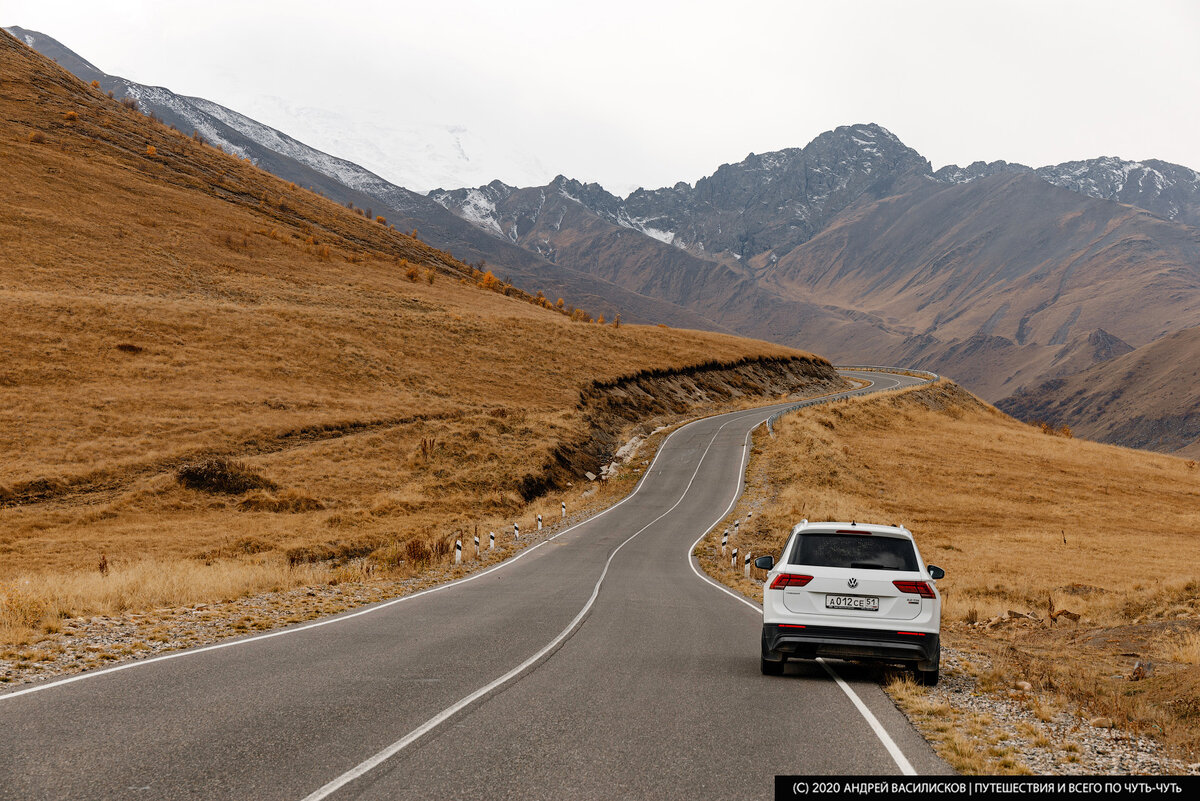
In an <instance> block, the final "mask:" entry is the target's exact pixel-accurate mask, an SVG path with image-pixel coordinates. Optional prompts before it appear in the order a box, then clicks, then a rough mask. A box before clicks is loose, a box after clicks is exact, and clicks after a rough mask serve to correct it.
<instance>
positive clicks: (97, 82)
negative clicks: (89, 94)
mask: <svg viewBox="0 0 1200 801" xmlns="http://www.w3.org/2000/svg"><path fill="white" fill-rule="evenodd" d="M92 88H93V89H99V88H100V82H99V81H92Z"/></svg>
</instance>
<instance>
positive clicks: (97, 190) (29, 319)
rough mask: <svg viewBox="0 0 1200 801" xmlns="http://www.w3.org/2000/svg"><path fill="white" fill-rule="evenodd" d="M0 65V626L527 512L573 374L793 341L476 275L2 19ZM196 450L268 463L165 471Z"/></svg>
mask: <svg viewBox="0 0 1200 801" xmlns="http://www.w3.org/2000/svg"><path fill="white" fill-rule="evenodd" d="M0 88H2V90H3V91H2V92H0V105H3V109H4V114H3V115H0V163H3V165H4V169H3V170H0V191H2V194H3V197H4V199H5V202H4V205H3V208H0V241H2V242H4V248H3V251H2V253H0V319H3V320H4V337H3V338H2V340H0V454H3V455H2V456H0V641H2V640H3V639H4V638H5V637H9V636H10V635H11V636H12V637H19V636H25V635H27V634H28V627H30V626H33V627H35V628H36V627H52V626H53V625H54V621H55V620H56V619H57V616H58V615H60V614H67V613H69V614H93V613H100V612H105V611H109V610H116V609H132V608H148V607H153V606H155V605H170V604H174V603H180V602H183V601H184V600H185V599H186V600H190V601H195V600H204V599H216V598H223V597H230V596H237V595H239V594H245V593H249V592H256V591H259V590H263V589H269V588H271V587H276V586H279V587H285V586H291V585H294V584H295V583H297V582H305V581H309V580H311V579H312V576H310V575H309V574H308V573H306V572H305V571H306V570H308V569H309V568H308V567H306V565H309V563H310V560H327V558H331V559H332V563H333V564H340V563H342V562H345V561H346V560H350V559H357V558H362V557H363V556H364V555H366V554H370V553H372V552H374V551H376V550H378V549H380V548H392V549H396V548H404V547H406V543H407V542H409V541H411V540H421V541H423V542H426V543H427V544H429V546H430V547H431V548H433V549H434V550H435V551H438V553H442V552H443V551H442V550H439V549H444V548H445V544H446V542H447V541H451V540H452V539H453V537H454V536H455V535H456V532H457V533H462V532H465V531H467V530H468V529H470V530H472V531H473V527H474V526H475V525H479V526H481V528H483V530H484V533H485V535H486V531H487V528H488V527H495V528H496V530H497V531H501V530H509V529H511V524H512V522H513V521H515V520H520V521H521V522H522V526H523V527H525V526H528V525H531V524H532V521H533V519H534V516H535V515H536V514H537V512H539V511H541V512H543V513H544V514H550V513H554V514H557V512H558V509H559V501H560V498H559V497H557V496H556V497H554V498H548V497H547V498H541V499H536V498H535V499H533V500H532V501H531V500H529V497H528V493H526V494H524V495H523V494H522V492H521V490H522V488H523V486H525V485H522V483H521V482H522V480H523V479H524V478H525V477H530V476H532V477H535V478H536V477H537V476H539V475H540V474H541V473H542V472H543V471H544V470H545V466H546V464H547V462H548V461H550V460H551V458H552V455H553V453H554V451H555V449H556V448H557V447H558V446H559V445H560V444H562V443H563V442H577V441H581V440H586V439H587V438H588V436H589V432H590V431H591V428H590V426H591V425H592V423H593V421H592V420H590V419H588V416H587V414H586V409H583V408H580V406H579V401H580V393H581V390H584V389H585V388H586V387H588V386H590V385H591V383H592V382H594V381H612V380H614V379H617V378H618V377H621V376H624V375H629V374H632V373H635V372H637V371H640V370H645V369H674V368H679V367H684V366H687V365H695V364H698V363H702V362H707V361H710V360H725V361H732V360H737V359H741V358H744V357H759V356H796V355H802V354H800V353H799V352H798V351H795V350H792V349H788V348H783V347H779V346H774V345H770V344H768V343H763V342H754V341H749V340H744V339H739V338H735V337H730V336H723V335H716V334H707V333H699V332H692V331H680V330H672V329H666V328H657V327H647V326H632V325H622V326H620V327H619V328H618V327H614V326H599V325H595V324H589V323H586V322H580V321H572V320H571V319H570V318H569V317H568V315H567V314H565V313H564V312H565V311H566V310H567V309H569V304H563V308H562V309H561V310H560V309H558V308H556V307H555V306H552V305H551V304H549V303H546V302H544V301H543V300H539V299H537V298H534V297H530V296H526V295H524V293H520V292H517V291H516V290H513V289H512V288H511V287H508V286H507V285H505V284H503V283H502V282H495V285H494V286H489V287H487V288H481V287H479V286H477V282H476V281H475V280H474V277H475V276H476V275H477V271H475V270H473V269H472V268H470V267H468V266H467V265H464V264H461V263H459V262H457V261H455V260H454V259H453V258H452V257H450V256H449V255H448V254H446V253H443V252H441V251H438V250H436V249H434V248H431V247H429V246H427V245H425V244H423V243H421V242H420V241H419V240H418V239H417V238H416V237H415V236H413V235H409V234H406V233H401V232H398V231H395V230H393V229H392V228H391V227H389V226H387V225H384V224H383V223H382V222H381V221H376V220H370V219H366V218H364V217H363V216H361V215H360V214H358V213H355V212H354V211H351V210H349V209H346V208H343V207H341V206H339V205H337V204H335V203H332V202H330V201H328V200H326V199H325V198H323V197H320V196H318V195H316V194H314V193H312V192H309V191H306V190H304V189H299V188H297V187H296V186H295V185H294V184H288V183H285V182H283V181H280V180H277V179H275V178H274V177H272V176H270V175H268V174H266V173H264V172H262V171H260V170H258V169H257V168H255V167H254V166H253V165H251V164H249V163H248V162H245V161H241V160H238V159H236V158H234V157H231V156H227V155H225V154H223V153H221V152H219V151H217V150H215V149H213V148H211V147H208V146H205V145H204V144H203V143H202V142H201V141H198V140H196V139H193V138H191V137H189V136H186V135H184V134H182V133H179V132H176V131H172V130H170V129H168V128H166V127H164V126H162V125H161V124H158V123H155V122H153V121H151V120H149V119H148V118H147V117H145V116H143V115H141V114H139V113H138V112H136V111H135V110H132V109H130V108H127V107H126V106H124V105H122V104H120V103H118V102H116V101H113V100H112V99H111V98H108V97H106V96H105V95H104V94H102V93H101V92H99V91H98V90H96V89H94V88H90V87H87V86H85V85H84V84H82V83H80V82H79V81H77V80H75V79H74V78H73V77H71V76H69V75H68V74H67V73H65V72H64V71H63V70H61V69H60V68H58V67H57V65H54V64H53V63H52V62H50V61H48V60H46V59H44V58H41V57H40V56H37V55H36V54H34V53H33V52H32V51H30V50H28V49H27V48H25V47H24V46H23V45H20V44H19V43H17V42H16V41H15V40H14V39H12V38H11V37H9V36H7V34H3V35H0ZM67 115H73V116H70V117H69V118H68V116H67ZM68 121H69V124H66V123H67V122H68ZM413 270H415V272H413V274H412V275H409V272H410V271H413ZM418 279H419V280H418ZM575 316H576V318H579V317H581V315H579V314H577V315H575ZM208 459H232V460H235V461H237V462H239V463H240V464H241V465H243V467H244V469H245V470H246V471H248V472H249V474H252V475H255V476H258V477H260V478H261V479H262V482H261V484H259V485H258V486H257V488H255V487H252V486H250V485H246V487H245V489H246V490H247V491H246V492H240V493H239V492H225V491H209V490H206V489H195V488H191V487H189V486H185V484H184V483H182V482H181V481H180V479H179V473H178V471H179V469H180V468H181V467H184V466H186V465H189V464H193V463H197V462H201V461H203V460H208ZM580 490H581V488H575V489H574V490H573V492H574V493H575V495H574V496H572V495H569V494H568V495H567V496H566V497H568V498H570V499H571V500H570V502H571V503H572V508H574V507H575V506H576V505H577V498H578V493H579V491H580ZM102 558H103V559H104V560H105V561H106V562H107V563H108V564H109V565H111V569H110V570H109V572H108V574H107V575H103V574H102V572H101V569H100V561H101V559H102ZM327 561H328V560H327ZM393 562H395V560H393ZM396 564H398V563H396ZM393 566H395V565H393ZM397 569H399V568H398V567H397ZM287 571H293V572H291V573H289V572H287ZM155 577H161V581H158V580H154V579H155ZM39 610H40V611H39ZM5 631H7V632H9V634H5V633H4V632H5ZM22 632H24V634H22Z"/></svg>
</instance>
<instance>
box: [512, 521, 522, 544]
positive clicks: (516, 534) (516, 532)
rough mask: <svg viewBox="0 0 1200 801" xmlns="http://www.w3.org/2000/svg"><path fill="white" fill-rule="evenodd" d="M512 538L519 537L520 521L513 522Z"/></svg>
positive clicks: (516, 538) (517, 538)
mask: <svg viewBox="0 0 1200 801" xmlns="http://www.w3.org/2000/svg"><path fill="white" fill-rule="evenodd" d="M513 539H514V540H519V539H521V524H520V523H513Z"/></svg>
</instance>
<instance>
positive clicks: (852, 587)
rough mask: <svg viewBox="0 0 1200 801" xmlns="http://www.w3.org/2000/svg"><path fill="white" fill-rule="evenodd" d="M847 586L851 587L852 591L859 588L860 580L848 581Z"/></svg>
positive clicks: (851, 579) (852, 579)
mask: <svg viewBox="0 0 1200 801" xmlns="http://www.w3.org/2000/svg"><path fill="white" fill-rule="evenodd" d="M846 585H847V586H848V587H850V589H854V588H855V587H857V586H858V579H856V578H850V579H846Z"/></svg>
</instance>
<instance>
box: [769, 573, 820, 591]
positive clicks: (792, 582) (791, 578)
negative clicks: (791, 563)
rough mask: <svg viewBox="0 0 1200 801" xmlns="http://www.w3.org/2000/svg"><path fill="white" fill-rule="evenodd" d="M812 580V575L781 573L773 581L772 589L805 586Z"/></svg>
mask: <svg viewBox="0 0 1200 801" xmlns="http://www.w3.org/2000/svg"><path fill="white" fill-rule="evenodd" d="M810 581H812V576H801V575H799V574H797V573H780V574H779V575H778V576H776V577H775V580H774V581H772V582H771V589H773V590H782V589H786V588H787V587H803V586H804V585H805V584H807V583H808V582H810Z"/></svg>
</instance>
